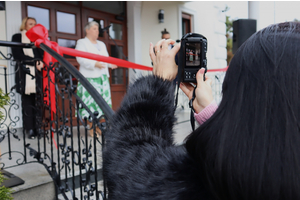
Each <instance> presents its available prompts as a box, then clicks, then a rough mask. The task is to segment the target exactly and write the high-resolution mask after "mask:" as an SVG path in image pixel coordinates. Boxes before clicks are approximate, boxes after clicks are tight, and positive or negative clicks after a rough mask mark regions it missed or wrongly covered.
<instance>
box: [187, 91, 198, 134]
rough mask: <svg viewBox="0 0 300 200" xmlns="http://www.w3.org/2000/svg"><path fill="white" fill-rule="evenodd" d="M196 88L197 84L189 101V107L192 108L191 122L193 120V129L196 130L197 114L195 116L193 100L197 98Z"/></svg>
mask: <svg viewBox="0 0 300 200" xmlns="http://www.w3.org/2000/svg"><path fill="white" fill-rule="evenodd" d="M196 88H197V85H196V87H195V88H194V90H193V96H192V98H191V100H190V101H189V107H190V108H191V115H190V122H191V126H192V129H193V131H194V130H195V116H194V113H195V109H194V107H193V101H194V99H195V98H196Z"/></svg>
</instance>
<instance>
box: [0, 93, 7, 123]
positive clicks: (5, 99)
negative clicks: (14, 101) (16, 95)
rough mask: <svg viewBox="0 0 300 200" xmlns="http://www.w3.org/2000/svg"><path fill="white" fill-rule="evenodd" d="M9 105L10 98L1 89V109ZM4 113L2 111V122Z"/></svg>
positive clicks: (0, 117)
mask: <svg viewBox="0 0 300 200" xmlns="http://www.w3.org/2000/svg"><path fill="white" fill-rule="evenodd" d="M8 103H9V96H8V94H4V93H3V91H2V89H1V88H0V109H1V108H4V106H5V105H7V104H8ZM3 117H4V116H3V113H2V112H1V110H0V122H1V120H2V119H3Z"/></svg>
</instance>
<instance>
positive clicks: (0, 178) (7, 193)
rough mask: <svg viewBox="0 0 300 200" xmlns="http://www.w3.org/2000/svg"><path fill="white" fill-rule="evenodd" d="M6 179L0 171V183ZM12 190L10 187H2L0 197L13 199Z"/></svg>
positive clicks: (6, 199)
mask: <svg viewBox="0 0 300 200" xmlns="http://www.w3.org/2000/svg"><path fill="white" fill-rule="evenodd" d="M3 181H4V177H3V175H2V173H1V172H0V184H1V183H2V182H3ZM11 192H12V190H11V189H10V188H6V187H5V186H2V187H0V199H1V200H2V199H3V200H4V199H5V200H12V199H13V197H12V196H11Z"/></svg>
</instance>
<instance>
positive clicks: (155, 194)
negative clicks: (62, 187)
mask: <svg viewBox="0 0 300 200" xmlns="http://www.w3.org/2000/svg"><path fill="white" fill-rule="evenodd" d="M173 42H174V41H173ZM173 42H171V41H160V42H159V43H158V44H157V45H156V46H155V50H156V55H154V53H152V52H153V50H152V49H153V47H152V45H150V56H151V59H152V61H153V67H154V69H153V75H151V76H147V77H143V78H140V79H138V80H137V81H136V82H135V83H134V84H133V85H132V86H131V87H130V89H129V90H128V94H127V95H126V96H125V98H124V101H123V103H122V105H121V107H120V109H119V110H118V112H117V113H116V114H115V116H114V119H113V121H112V123H111V126H112V127H111V129H110V130H109V132H108V133H107V134H106V135H105V136H106V147H105V151H104V155H103V158H104V176H105V178H106V180H107V184H108V189H109V197H110V199H151V200H153V199H168V200H170V199H189V200H192V199H197V200H198V199H218V200H219V199H220V200H223V199H224V200H225V199H226V200H282V199H300V190H299V188H300V145H299V144H300V123H299V122H300V104H299V98H300V87H299V86H300V62H299V60H300V56H299V55H300V45H299V44H300V24H299V23H296V22H286V23H281V24H275V25H271V26H269V27H267V28H265V29H263V30H261V31H259V32H257V33H255V34H254V35H252V36H251V37H250V38H249V39H248V40H247V41H246V42H245V43H244V44H243V45H242V46H241V47H240V48H239V50H238V51H237V52H236V54H235V56H234V57H233V59H232V61H231V63H230V65H229V68H228V71H227V73H226V76H225V79H224V83H223V89H222V92H223V98H222V101H221V103H220V105H219V107H218V108H217V109H214V108H216V106H214V104H215V103H214V102H213V100H212V95H211V88H210V82H211V80H210V79H206V80H205V81H201V80H202V78H203V70H200V71H199V72H198V74H197V89H196V99H195V100H194V102H193V106H194V108H195V110H196V112H197V114H196V115H197V116H198V115H200V117H199V116H198V119H199V118H202V119H205V120H204V121H205V122H204V123H203V124H202V125H200V127H199V128H198V129H196V130H195V131H194V132H192V133H191V134H190V135H189V136H188V138H187V139H186V142H185V145H184V146H175V145H174V143H173V137H172V128H173V124H174V121H175V117H174V104H173V103H174V87H172V80H173V79H174V78H175V76H176V73H177V68H176V67H177V66H176V64H175V62H174V57H175V55H176V53H177V51H178V49H179V47H178V46H175V47H174V48H173V49H172V50H168V49H167V48H165V47H167V45H168V44H169V43H173ZM161 47H162V48H161ZM151 48H152V49H151ZM151 50H152V51H151ZM181 88H182V89H183V91H184V92H185V93H186V94H187V95H188V96H189V97H190V93H191V91H192V90H193V88H192V86H191V85H188V84H184V85H183V84H182V85H181ZM207 107H211V108H213V109H209V110H208V111H207V110H206V108H207ZM203 111H205V112H206V113H204V114H203ZM214 111H215V112H214ZM211 115H212V116H211ZM205 116H206V118H205ZM207 116H211V117H207Z"/></svg>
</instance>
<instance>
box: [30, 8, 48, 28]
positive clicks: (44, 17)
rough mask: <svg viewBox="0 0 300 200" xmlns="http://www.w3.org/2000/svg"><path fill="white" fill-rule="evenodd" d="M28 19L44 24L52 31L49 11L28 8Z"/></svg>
mask: <svg viewBox="0 0 300 200" xmlns="http://www.w3.org/2000/svg"><path fill="white" fill-rule="evenodd" d="M27 12H28V17H33V18H35V19H36V22H37V23H38V24H42V25H43V26H45V27H46V29H48V30H49V29H50V17H49V10H48V9H45V8H39V7H35V6H27Z"/></svg>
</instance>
